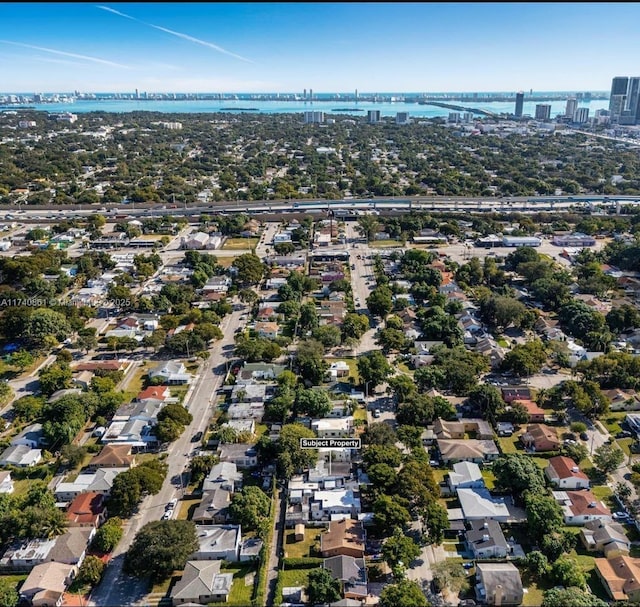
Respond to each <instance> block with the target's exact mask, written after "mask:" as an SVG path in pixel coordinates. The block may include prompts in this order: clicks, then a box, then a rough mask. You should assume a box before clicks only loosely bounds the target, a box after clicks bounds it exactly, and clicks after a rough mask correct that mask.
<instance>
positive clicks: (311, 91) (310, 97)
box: [309, 89, 313, 101]
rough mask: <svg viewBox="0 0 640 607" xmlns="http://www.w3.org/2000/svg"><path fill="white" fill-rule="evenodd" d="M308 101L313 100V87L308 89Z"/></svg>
mask: <svg viewBox="0 0 640 607" xmlns="http://www.w3.org/2000/svg"><path fill="white" fill-rule="evenodd" d="M309 101H313V89H309Z"/></svg>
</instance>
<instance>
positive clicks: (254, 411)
mask: <svg viewBox="0 0 640 607" xmlns="http://www.w3.org/2000/svg"><path fill="white" fill-rule="evenodd" d="M227 417H228V418H229V419H230V420H233V419H254V420H257V421H260V420H261V419H262V418H263V417H264V403H263V402H258V403H231V404H230V405H229V408H228V409H227Z"/></svg>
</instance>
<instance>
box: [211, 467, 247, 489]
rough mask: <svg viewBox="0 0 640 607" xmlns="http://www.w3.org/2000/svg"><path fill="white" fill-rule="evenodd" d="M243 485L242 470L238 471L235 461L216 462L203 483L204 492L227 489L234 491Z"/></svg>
mask: <svg viewBox="0 0 640 607" xmlns="http://www.w3.org/2000/svg"><path fill="white" fill-rule="evenodd" d="M241 487H242V472H238V467H237V466H236V465H235V464H234V463H233V462H219V463H217V464H215V465H214V466H213V467H212V468H211V471H210V472H209V475H208V476H207V478H205V479H204V482H203V483H202V491H204V492H207V491H213V490H215V489H226V490H227V491H231V493H233V492H235V491H239V490H240V488H241Z"/></svg>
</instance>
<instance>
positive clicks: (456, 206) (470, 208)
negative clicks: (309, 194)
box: [0, 195, 640, 223]
mask: <svg viewBox="0 0 640 607" xmlns="http://www.w3.org/2000/svg"><path fill="white" fill-rule="evenodd" d="M618 203H620V204H621V205H633V206H637V205H640V196H618V195H615V196H613V195H609V196H598V195H586V196H577V195H576V196H541V197H534V196H520V197H510V198H486V197H475V196H474V197H453V196H420V197H409V196H403V197H388V198H375V197H374V198H367V199H348V200H288V201H274V200H260V201H251V202H247V201H224V202H217V203H212V204H206V205H205V204H200V203H194V204H185V205H170V206H167V205H162V206H160V205H159V204H157V203H138V204H128V205H122V204H104V205H102V206H100V205H82V204H78V205H73V206H71V207H68V208H61V207H60V206H51V205H42V206H38V207H33V208H24V205H21V206H20V207H19V208H18V209H16V207H15V206H14V207H6V208H4V209H0V221H24V222H29V223H34V222H37V223H52V222H54V223H55V222H57V221H60V220H61V219H62V218H65V217H67V216H70V215H73V216H79V217H82V216H85V217H87V216H90V215H95V214H97V213H101V214H104V215H105V216H106V217H108V218H109V219H110V220H113V219H114V218H115V219H116V220H119V219H131V218H134V217H137V218H144V217H160V216H163V215H171V216H175V217H179V216H185V217H189V216H193V215H200V214H213V215H215V214H216V213H241V212H245V213H254V214H260V213H261V214H284V213H301V214H304V213H322V212H323V211H325V210H327V209H329V208H330V209H332V210H334V211H343V212H357V211H360V212H362V211H374V210H375V211H378V212H380V213H383V214H399V213H406V212H407V211H460V212H516V211H521V212H524V211H530V212H535V211H560V210H569V209H577V208H587V207H598V206H601V207H613V208H615V207H616V205H617V204H618Z"/></svg>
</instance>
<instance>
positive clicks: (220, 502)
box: [191, 488, 231, 525]
mask: <svg viewBox="0 0 640 607" xmlns="http://www.w3.org/2000/svg"><path fill="white" fill-rule="evenodd" d="M230 503H231V492H230V491H228V490H227V489H222V488H217V489H213V491H205V492H204V493H203V494H202V501H201V502H200V503H199V504H198V506H197V507H196V509H195V511H194V513H193V516H192V517H191V520H192V521H193V522H194V523H196V524H198V525H221V524H223V523H226V522H227V519H228V518H229V504H230Z"/></svg>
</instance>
